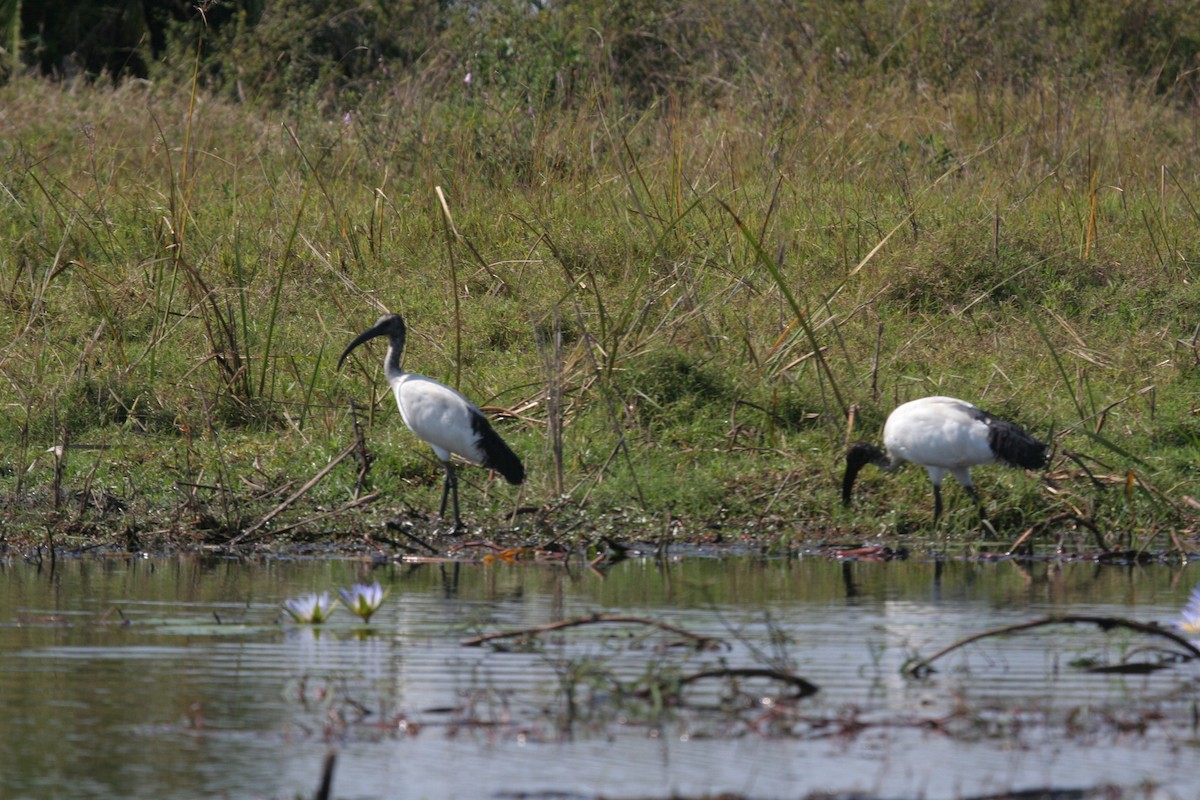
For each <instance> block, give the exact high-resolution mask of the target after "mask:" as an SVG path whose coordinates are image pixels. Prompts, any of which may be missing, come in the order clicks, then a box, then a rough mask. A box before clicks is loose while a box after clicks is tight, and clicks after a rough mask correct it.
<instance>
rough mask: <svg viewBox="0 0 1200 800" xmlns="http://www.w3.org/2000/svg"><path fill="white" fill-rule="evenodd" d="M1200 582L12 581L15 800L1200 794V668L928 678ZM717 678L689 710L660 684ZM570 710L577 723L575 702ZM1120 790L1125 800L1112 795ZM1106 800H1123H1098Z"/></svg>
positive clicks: (197, 564)
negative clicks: (324, 778)
mask: <svg viewBox="0 0 1200 800" xmlns="http://www.w3.org/2000/svg"><path fill="white" fill-rule="evenodd" d="M360 580H378V581H380V583H382V584H384V585H385V586H386V587H387V588H388V589H389V591H390V595H389V598H388V601H387V603H386V604H385V605H384V607H383V608H382V609H381V610H380V612H379V613H378V614H377V615H376V616H375V617H374V618H373V620H372V622H371V624H370V625H369V626H363V625H361V624H355V620H354V618H353V617H351V615H349V614H348V613H346V612H345V611H344V610H343V611H340V612H339V613H338V614H335V616H334V617H333V619H332V620H330V622H329V623H326V624H325V625H324V626H320V627H312V626H298V625H294V624H290V623H285V622H284V621H283V620H282V618H281V614H280V612H279V603H280V602H281V601H282V600H284V599H286V598H288V597H293V596H296V595H298V594H302V593H307V592H311V591H319V590H325V589H333V588H335V587H344V586H348V585H350V584H352V583H354V582H356V581H360ZM1198 581H1200V570H1198V569H1197V568H1195V567H1176V568H1168V567H1149V568H1144V567H1139V568H1123V567H1111V566H1109V567H1099V566H1096V565H1093V564H1081V563H1075V564H1048V563H1037V564H1031V565H1018V564H1016V563H1012V562H1005V563H999V564H979V563H973V562H949V563H946V564H944V565H943V566H942V568H940V569H937V570H935V568H934V566H933V565H932V564H929V563H921V562H917V561H911V562H890V563H845V564H843V563H838V562H834V561H830V560H826V559H820V558H806V559H799V560H760V559H754V558H748V557H747V558H724V559H712V558H687V559H682V560H679V561H674V562H671V563H669V564H666V565H665V566H660V565H657V564H655V563H654V562H653V561H651V560H641V559H635V560H630V561H626V562H623V563H621V564H618V565H616V566H614V567H612V568H611V569H609V570H607V571H605V572H604V573H601V572H597V571H594V570H590V569H587V568H582V569H581V568H578V567H577V566H572V567H571V568H569V569H564V568H562V567H560V566H543V565H491V566H482V565H474V564H460V565H454V564H426V565H417V566H412V565H403V564H397V565H391V566H386V567H382V568H376V569H374V570H371V569H370V568H369V567H368V565H366V564H363V563H359V562H356V561H350V560H311V561H306V560H275V561H265V562H238V561H232V560H211V559H209V560H205V559H198V558H180V559H169V560H167V559H164V560H145V559H95V560H86V559H85V560H74V561H68V562H59V563H58V564H57V566H56V569H55V570H54V571H53V573H51V572H49V571H48V570H46V569H44V568H43V569H40V570H39V569H38V568H36V567H34V566H32V565H27V564H12V563H10V564H3V565H0V708H2V709H3V721H2V723H0V797H3V798H13V799H14V800H16V799H18V798H72V800H78V799H79V798H154V800H169V799H170V798H196V797H205V798H208V797H230V798H294V797H298V796H302V797H311V796H313V793H314V791H315V789H316V787H317V784H318V780H319V777H320V771H321V764H322V761H323V759H324V758H325V756H326V753H328V752H330V751H333V752H335V753H336V755H337V762H336V770H335V773H334V776H335V777H334V783H333V796H335V797H338V798H345V799H350V798H354V799H355V800H359V799H363V800H365V799H366V798H438V799H446V798H490V797H522V796H527V797H578V798H584V797H586V798H592V797H597V796H600V795H603V796H605V797H670V796H672V793H674V794H675V795H678V796H702V795H705V794H708V795H715V794H717V793H719V792H732V793H739V794H742V795H745V796H747V797H754V798H800V797H805V796H806V795H808V794H810V793H817V792H831V793H832V792H840V793H860V794H861V795H863V796H869V797H872V798H875V797H878V798H886V799H887V800H899V799H901V798H924V799H927V800H942V799H943V798H944V799H945V800H953V799H955V798H966V797H976V796H983V795H986V794H989V793H990V794H996V793H999V792H1009V791H1014V790H1021V789H1029V788H1043V787H1054V788H1058V789H1068V788H1074V789H1092V788H1096V787H1109V788H1110V789H1111V791H1112V792H1114V793H1112V794H1108V795H1104V796H1105V797H1130V798H1132V797H1138V798H1181V799H1182V798H1188V800H1192V799H1193V798H1195V797H1196V796H1200V792H1198V788H1200V769H1197V767H1198V766H1200V758H1198V756H1200V746H1198V736H1197V731H1196V730H1195V728H1194V724H1195V723H1194V715H1195V713H1196V710H1195V709H1196V703H1197V686H1198V685H1200V682H1198V675H1200V673H1198V669H1200V664H1195V663H1181V664H1173V665H1171V666H1170V667H1169V668H1167V669H1163V670H1160V671H1157V672H1154V673H1152V674H1148V675H1112V674H1108V675H1104V674H1094V673H1087V672H1083V671H1081V670H1079V669H1077V668H1074V667H1073V666H1072V663H1073V662H1074V661H1076V660H1077V659H1080V658H1088V659H1095V660H1100V661H1104V662H1113V661H1116V660H1119V659H1120V658H1121V657H1122V656H1135V657H1139V658H1141V660H1154V659H1156V658H1158V657H1159V654H1158V653H1155V652H1150V651H1143V650H1140V648H1144V647H1150V646H1161V645H1165V644H1166V642H1165V640H1162V639H1160V638H1158V637H1149V636H1138V635H1132V634H1128V633H1124V632H1120V631H1110V632H1107V633H1105V632H1102V631H1100V630H1099V629H1098V628H1095V627H1092V626H1070V627H1068V626H1056V627H1053V628H1046V629H1039V630H1037V631H1030V632H1028V633H1024V634H1020V635H1015V636H1009V637H1005V638H990V639H985V640H984V641H982V642H980V643H979V644H977V645H973V646H971V647H968V648H964V649H963V650H961V651H957V652H955V653H954V654H951V655H948V656H946V657H945V658H944V659H941V660H939V661H937V662H935V666H936V667H937V668H938V669H939V671H938V672H937V673H936V674H935V675H933V676H931V677H929V678H927V679H924V680H912V679H909V678H905V677H903V675H902V674H901V669H900V668H901V666H902V665H903V664H904V662H905V660H906V659H908V658H909V657H910V656H912V655H913V654H920V655H921V656H929V655H932V654H933V653H934V652H935V651H937V650H938V649H940V648H941V647H944V646H946V645H948V644H950V643H952V642H954V641H955V640H957V639H959V638H961V637H964V636H967V635H971V634H974V633H978V632H980V631H983V630H987V629H989V628H993V627H997V626H1000V625H1006V624H1012V623H1019V622H1023V621H1026V620H1031V619H1035V618H1037V617H1040V616H1043V615H1046V614H1051V613H1066V612H1070V613H1078V614H1085V613H1086V614H1095V615H1110V616H1120V617H1126V618H1130V619H1135V620H1139V621H1145V622H1150V621H1157V622H1161V623H1166V622H1169V621H1170V620H1171V619H1173V618H1175V617H1176V616H1177V615H1178V611H1179V609H1180V608H1181V607H1182V605H1183V603H1184V601H1185V600H1186V597H1187V594H1188V592H1189V591H1190V590H1191V588H1192V586H1194V585H1195V584H1196V583H1197V582H1198ZM598 612H602V613H620V614H627V615H636V616H641V617H645V618H648V619H654V620H661V621H664V622H669V623H671V624H673V625H677V626H680V627H682V628H686V629H688V630H690V631H693V632H696V633H700V634H705V635H710V636H715V637H720V639H721V640H722V641H723V643H724V647H722V648H721V649H719V650H708V651H696V650H694V649H689V648H683V647H667V646H665V645H666V644H668V643H670V642H673V641H674V640H676V639H677V638H678V637H676V636H674V635H671V634H664V633H661V632H658V631H655V630H653V629H650V628H648V626H638V625H599V624H595V625H587V626H582V627H580V628H577V629H573V630H572V631H570V632H563V633H557V634H546V635H543V636H542V637H539V639H538V640H537V642H538V643H539V644H540V646H535V647H522V646H520V644H519V643H517V642H515V641H512V640H503V641H502V642H498V643H497V646H482V647H464V646H462V644H461V642H462V641H463V640H465V639H467V638H469V637H471V636H473V635H475V634H479V633H486V632H492V631H501V630H509V629H515V628H525V627H529V626H535V625H540V624H544V623H547V622H552V621H555V620H560V619H564V618H570V617H577V616H584V615H590V614H593V613H598ZM764 666H770V667H777V668H786V669H789V670H791V671H793V672H794V673H795V674H797V675H800V676H802V677H804V678H805V679H807V680H809V681H811V682H813V683H815V684H817V685H818V686H819V687H820V692H819V693H818V694H816V695H813V696H811V697H807V698H804V699H799V700H797V699H793V698H788V697H787V696H786V695H787V692H786V690H784V689H783V688H781V687H780V686H778V685H776V684H772V683H770V682H766V681H762V680H748V681H743V682H742V683H741V684H740V688H741V689H742V690H743V691H741V692H738V691H735V690H734V689H733V688H731V684H730V683H729V682H728V681H725V680H720V679H709V680H702V681H698V682H697V683H696V684H694V685H693V686H692V687H690V688H689V689H688V690H686V692H685V694H684V695H683V697H684V700H685V702H684V703H683V704H682V705H666V706H665V707H664V706H660V705H656V704H655V703H654V701H653V699H652V697H631V696H629V694H628V692H626V691H623V689H628V688H630V687H634V686H635V685H637V682H638V680H639V678H645V677H646V676H647V675H650V674H665V673H670V674H674V675H686V674H689V673H694V672H698V671H700V670H704V669H716V668H722V667H764ZM568 695H570V696H572V698H573V704H570V703H568V700H567V698H568ZM1112 787H1115V788H1112ZM1097 796H1099V795H1097Z"/></svg>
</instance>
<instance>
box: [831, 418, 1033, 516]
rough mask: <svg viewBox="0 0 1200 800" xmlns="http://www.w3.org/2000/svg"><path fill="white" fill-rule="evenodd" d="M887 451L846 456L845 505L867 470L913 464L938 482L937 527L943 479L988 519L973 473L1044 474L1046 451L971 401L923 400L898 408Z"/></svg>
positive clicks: (859, 446)
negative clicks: (998, 468) (1020, 470)
mask: <svg viewBox="0 0 1200 800" xmlns="http://www.w3.org/2000/svg"><path fill="white" fill-rule="evenodd" d="M883 446H884V449H882V450H881V449H879V448H878V447H876V446H875V445H873V444H868V443H867V442H856V443H855V444H853V445H851V446H850V450H849V451H848V452H847V453H846V474H845V476H844V477H843V478H842V503H843V505H847V506H848V505H850V492H851V490H852V489H853V488H854V479H855V478H856V477H857V476H858V472H859V470H861V469H862V468H863V467H864V466H865V465H867V464H874V465H875V466H877V467H879V468H880V469H883V470H886V471H888V472H891V471H892V470H894V469H896V468H897V467H899V466H900V465H901V464H903V463H904V462H906V461H908V462H911V463H913V464H918V465H920V466H922V467H924V468H925V470H926V471H927V472H928V473H929V480H931V481H932V482H933V521H934V522H935V523H936V522H937V520H938V517H940V516H941V514H942V479H943V478H945V477H946V473H950V474H951V475H953V476H954V478H955V480H957V481H958V482H959V483H960V484H961V485H962V487H963V488H964V489H966V490H967V493H968V494H969V495H971V498H972V499H973V500H974V501H975V504H976V505H978V506H979V514H980V517H981V518H983V519H986V515H985V514H984V511H983V504H982V503H981V501H980V499H979V495H978V494H977V493H976V492H975V485H974V483H973V482H972V481H971V467H974V466H978V465H980V464H992V463H994V462H996V461H1002V462H1004V463H1005V464H1008V465H1009V466H1013V467H1024V468H1025V469H1039V468H1040V467H1042V466H1043V465H1044V464H1045V463H1046V445H1045V444H1043V443H1042V442H1039V441H1038V440H1037V439H1034V438H1033V437H1032V436H1030V435H1029V434H1028V433H1026V432H1025V430H1024V429H1023V428H1021V427H1020V426H1019V425H1014V424H1013V423H1011V422H1006V421H1005V420H1002V419H999V418H997V417H994V416H992V415H991V414H989V413H988V412H986V411H984V410H982V409H979V408H976V407H975V406H973V405H971V404H970V403H968V402H966V401H965V400H956V399H955V398H953V397H923V398H921V399H920V400H912V401H909V402H907V403H904V404H903V405H900V406H897V407H896V410H895V411H893V412H892V413H891V414H889V415H888V418H887V422H886V423H884V426H883Z"/></svg>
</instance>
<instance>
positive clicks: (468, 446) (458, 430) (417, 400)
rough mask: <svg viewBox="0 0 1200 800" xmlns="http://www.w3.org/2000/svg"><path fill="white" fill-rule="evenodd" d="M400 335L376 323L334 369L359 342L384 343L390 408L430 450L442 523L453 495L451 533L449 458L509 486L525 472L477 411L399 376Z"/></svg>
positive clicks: (445, 392) (390, 325)
mask: <svg viewBox="0 0 1200 800" xmlns="http://www.w3.org/2000/svg"><path fill="white" fill-rule="evenodd" d="M405 335H406V329H405V327H404V319H403V318H402V317H401V316H400V315H399V314H390V315H387V316H383V317H380V318H379V321H378V322H376V323H375V324H374V325H373V326H372V327H371V328H369V329H367V330H365V331H363V332H362V333H360V334H359V335H358V336H356V337H355V339H354V341H352V342H351V343H350V344H349V346H347V347H346V350H345V351H344V352H343V353H342V357H341V358H340V359H338V369H341V366H342V363H343V362H344V361H345V360H346V356H348V355H350V351H351V350H353V349H354V348H356V347H358V346H359V345H360V344H362V343H363V342H365V341H367V340H368V339H374V338H375V337H376V336H386V337H387V340H388V351H387V355H386V356H385V357H384V359H383V368H384V373H385V374H386V375H387V379H388V383H389V384H391V386H392V392H393V393H394V394H395V395H396V405H398V406H399V407H400V417H401V418H402V419H403V420H404V424H405V425H407V426H408V429H409V430H410V431H412V432H413V433H415V434H416V435H417V438H418V439H420V440H421V441H423V442H425V443H426V444H427V445H429V446H430V447H432V448H433V452H434V454H435V455H436V456H437V457H438V460H439V461H441V462H442V466H443V467H445V469H446V482H445V484H444V485H443V487H442V510H441V512H440V514H441V516H442V517H443V518H444V517H445V516H446V500H447V498H448V497H449V496H450V495H453V496H454V527H455V530H457V529H458V528H460V527H462V520H461V519H460V518H459V515H458V478H457V476H456V475H455V474H454V464H453V463H452V462H451V461H450V457H451V455H457V456H461V457H462V458H464V459H466V460H467V461H470V462H471V463H473V464H480V465H482V466H484V467H487V468H489V469H494V470H496V471H497V472H499V473H500V474H501V475H503V476H504V478H505V480H507V481H508V482H509V483H513V484H517V483H520V482H521V481H523V480H524V479H525V467H523V466H522V465H521V460H520V459H519V458H517V456H516V454H515V453H513V451H512V450H510V449H509V447H508V445H506V444H505V443H504V440H503V439H501V438H500V436H499V435H498V434H497V433H496V432H495V431H494V430H492V426H491V425H490V424H489V423H488V420H487V417H485V416H484V415H483V412H482V411H480V410H479V407H478V406H476V405H475V404H474V403H472V402H471V401H470V400H468V399H467V398H465V397H463V396H462V395H461V394H459V393H458V392H456V391H455V390H454V389H451V388H450V387H449V386H446V385H445V384H442V383H438V382H437V381H435V380H433V379H432V378H426V377H425V376H424V375H415V374H413V373H411V372H405V371H404V369H403V368H402V367H401V366H400V356H401V354H402V353H403V352H404V339H405Z"/></svg>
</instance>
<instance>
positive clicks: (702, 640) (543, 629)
mask: <svg viewBox="0 0 1200 800" xmlns="http://www.w3.org/2000/svg"><path fill="white" fill-rule="evenodd" d="M607 622H611V623H620V624H633V625H650V626H651V627H655V628H658V629H659V630H663V631H667V632H668V633H675V634H678V635H680V636H682V637H684V638H685V639H690V640H691V641H693V642H695V643H696V646H697V647H710V646H712V645H714V644H716V643H718V642H719V641H720V640H719V639H717V638H716V637H715V636H701V635H700V634H698V633H692V632H691V631H689V630H685V629H683V628H679V627H676V626H674V625H671V624H669V623H666V622H659V621H658V620H656V619H647V618H646V617H635V616H630V615H626V614H593V615H592V616H590V617H575V618H574V619H563V620H559V621H558V622H549V623H546V624H545V625H535V626H533V627H532V628H521V629H520V630H515V631H500V632H498V633H485V634H483V635H481V636H474V637H472V638H470V639H466V640H464V641H463V642H462V646H463V647H479V646H480V645H482V644H486V643H488V642H493V641H496V640H497V639H512V638H516V637H520V636H537V635H538V634H540V633H549V632H550V631H558V630H563V629H564V628H575V627H578V626H580V625H595V624H599V623H607Z"/></svg>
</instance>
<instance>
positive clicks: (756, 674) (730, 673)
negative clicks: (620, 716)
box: [635, 667, 820, 698]
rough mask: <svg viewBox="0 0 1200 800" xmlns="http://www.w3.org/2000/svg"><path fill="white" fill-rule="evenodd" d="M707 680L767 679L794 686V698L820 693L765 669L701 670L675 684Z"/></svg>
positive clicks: (647, 691)
mask: <svg viewBox="0 0 1200 800" xmlns="http://www.w3.org/2000/svg"><path fill="white" fill-rule="evenodd" d="M707 678H768V679H770V680H773V681H779V682H780V683H786V684H788V685H789V686H794V687H795V688H796V694H795V695H794V697H795V698H800V697H808V696H809V695H813V694H816V693H817V692H819V691H820V688H819V687H818V686H817V685H816V684H815V683H811V682H809V681H807V680H805V679H804V678H801V677H800V676H799V675H793V674H792V673H790V672H784V671H782V670H777V669H769V668H767V667H724V668H720V669H705V670H701V671H700V672H693V673H692V674H691V675H684V676H683V677H682V678H679V679H678V680H677V681H676V682H675V683H676V685H677V686H678V687H679V688H680V689H682V688H683V687H684V686H687V685H688V684H689V683H695V682H696V681H702V680H705V679H707ZM651 691H652V689H651V688H650V687H646V688H643V689H639V690H638V691H637V692H636V693H635V694H636V696H638V697H645V696H647V695H649V694H650V692H651Z"/></svg>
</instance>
